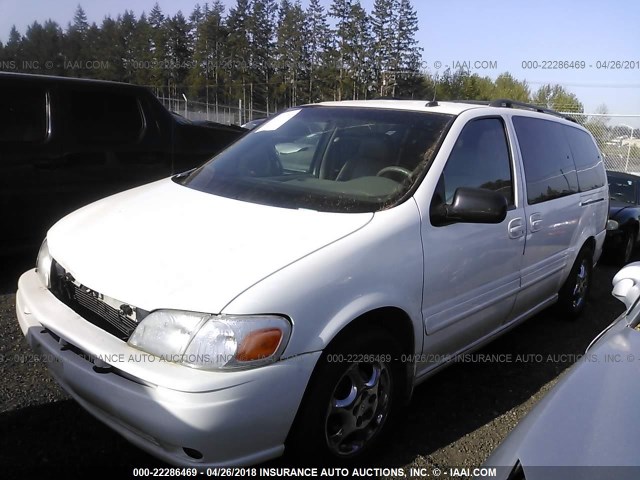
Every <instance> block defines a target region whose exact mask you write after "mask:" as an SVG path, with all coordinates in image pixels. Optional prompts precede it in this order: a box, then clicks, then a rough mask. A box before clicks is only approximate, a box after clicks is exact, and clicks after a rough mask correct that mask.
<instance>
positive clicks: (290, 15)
mask: <svg viewBox="0 0 640 480" xmlns="http://www.w3.org/2000/svg"><path fill="white" fill-rule="evenodd" d="M304 16H305V15H304V10H303V9H302V6H301V5H300V2H299V1H296V2H295V3H294V4H291V2H289V0H282V1H281V2H280V7H279V12H278V32H277V35H278V41H277V50H278V60H279V61H278V66H279V73H280V87H281V88H280V90H279V93H280V95H281V98H280V100H281V102H283V104H284V106H285V107H290V106H293V105H296V104H298V103H302V102H299V97H300V92H299V87H300V85H299V84H300V82H301V81H304V78H305V69H304V65H305V64H306V63H308V62H307V49H306V38H305V35H304V30H303V29H301V28H300V26H301V25H304V23H305V20H304ZM304 83H305V84H306V81H305V82H304ZM302 97H303V98H304V95H303V96H302Z"/></svg>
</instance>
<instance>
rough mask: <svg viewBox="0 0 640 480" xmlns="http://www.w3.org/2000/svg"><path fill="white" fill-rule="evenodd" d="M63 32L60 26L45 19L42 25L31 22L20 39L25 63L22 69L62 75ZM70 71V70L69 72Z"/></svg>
mask: <svg viewBox="0 0 640 480" xmlns="http://www.w3.org/2000/svg"><path fill="white" fill-rule="evenodd" d="M62 42H63V33H62V29H61V28H60V26H59V25H58V24H57V23H56V22H54V21H52V20H47V21H46V22H44V24H43V25H40V24H39V23H38V22H33V23H32V24H31V25H29V26H28V27H27V32H26V34H25V36H24V38H23V39H22V42H21V44H22V46H21V48H22V52H21V53H22V55H23V59H24V60H25V61H26V62H27V64H26V65H25V66H24V67H23V71H26V72H27V73H40V74H47V75H64V74H65V69H64V58H63V56H62V50H63V45H62ZM70 73H72V72H70Z"/></svg>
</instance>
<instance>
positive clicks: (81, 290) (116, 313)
mask: <svg viewBox="0 0 640 480" xmlns="http://www.w3.org/2000/svg"><path fill="white" fill-rule="evenodd" d="M73 297H74V298H75V300H76V301H77V302H78V304H79V305H81V306H83V307H84V308H86V309H88V310H91V311H92V312H93V313H95V314H96V315H98V316H99V317H100V318H103V319H104V320H106V321H107V322H109V323H110V324H111V325H113V326H114V327H116V328H117V329H118V330H120V331H121V332H122V333H125V334H127V336H131V334H132V333H133V331H134V330H135V328H136V322H135V321H133V320H131V319H129V318H127V317H126V316H124V315H122V314H121V312H120V310H116V309H115V308H113V307H112V306H111V305H107V304H106V303H104V302H103V301H101V300H99V299H98V298H97V297H96V295H95V292H93V291H92V290H91V289H88V288H85V287H83V286H77V285H73Z"/></svg>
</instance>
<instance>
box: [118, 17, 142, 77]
mask: <svg viewBox="0 0 640 480" xmlns="http://www.w3.org/2000/svg"><path fill="white" fill-rule="evenodd" d="M117 23H118V29H119V30H120V39H121V41H122V60H121V62H122V68H123V70H124V74H125V77H124V78H123V80H124V81H125V82H132V81H133V80H134V78H135V70H134V68H133V65H132V60H135V59H136V54H137V51H136V31H137V28H138V22H137V21H136V16H135V14H134V13H133V11H132V10H125V11H124V13H123V14H122V16H118V20H117Z"/></svg>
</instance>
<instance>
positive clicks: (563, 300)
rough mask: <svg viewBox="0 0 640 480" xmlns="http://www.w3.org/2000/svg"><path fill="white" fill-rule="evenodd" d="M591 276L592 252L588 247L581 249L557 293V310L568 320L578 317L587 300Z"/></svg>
mask: <svg viewBox="0 0 640 480" xmlns="http://www.w3.org/2000/svg"><path fill="white" fill-rule="evenodd" d="M592 274H593V252H592V251H591V249H590V248H589V247H583V248H582V250H580V253H578V257H577V258H576V261H575V263H574V264H573V267H572V268H571V272H570V273H569V277H568V278H567V280H566V281H565V283H564V285H563V286H562V288H561V289H560V292H558V310H559V311H560V313H561V314H563V315H565V316H567V317H569V318H570V319H575V318H577V317H579V316H580V314H581V313H582V311H583V310H584V308H585V305H586V303H587V300H588V298H589V292H590V291H591V278H592Z"/></svg>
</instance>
